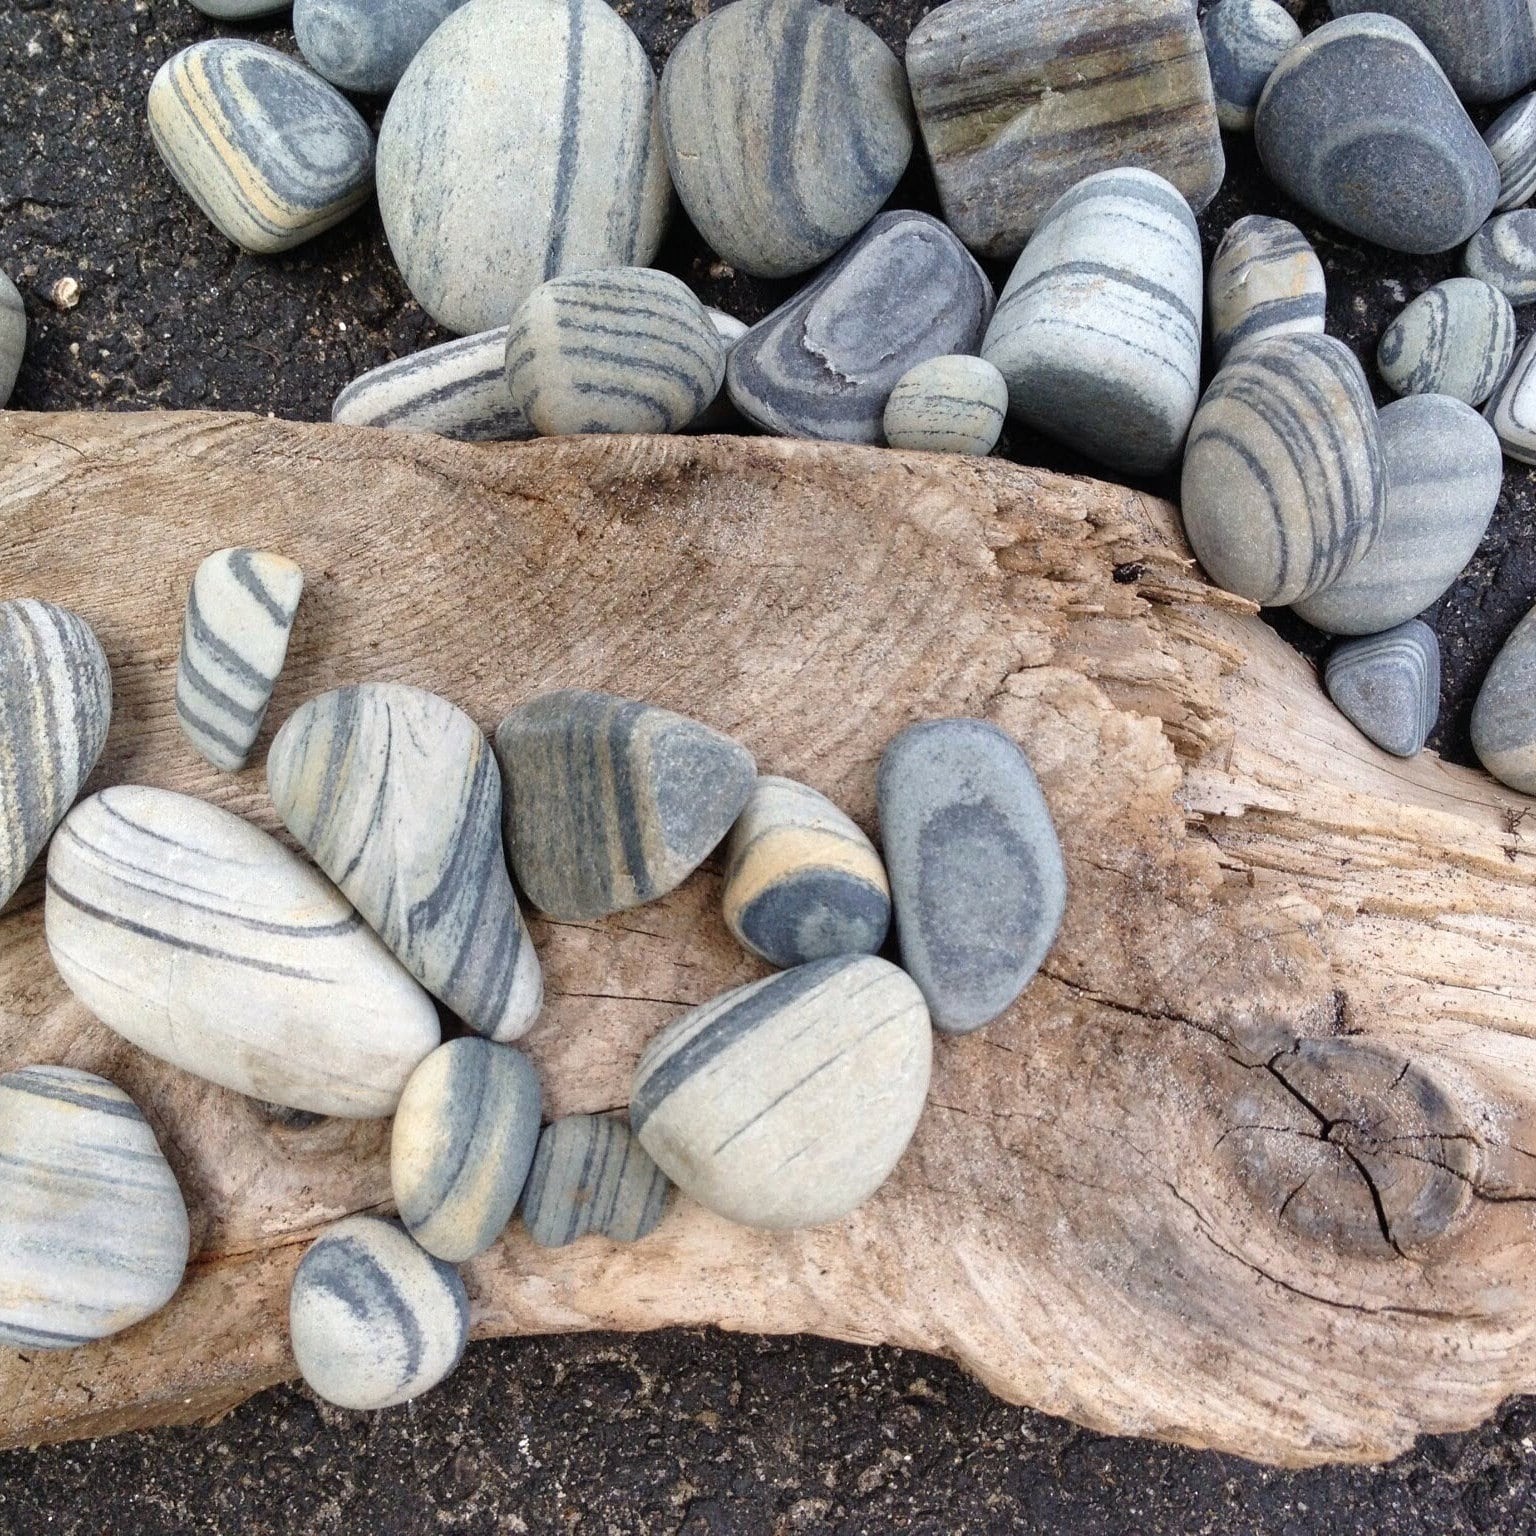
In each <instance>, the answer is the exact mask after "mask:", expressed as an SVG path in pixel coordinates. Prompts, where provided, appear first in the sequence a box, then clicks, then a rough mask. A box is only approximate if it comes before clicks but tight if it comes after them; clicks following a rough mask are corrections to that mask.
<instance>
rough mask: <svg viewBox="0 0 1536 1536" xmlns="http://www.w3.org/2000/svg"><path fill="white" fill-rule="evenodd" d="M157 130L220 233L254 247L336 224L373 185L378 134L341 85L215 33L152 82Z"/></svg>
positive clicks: (158, 141)
mask: <svg viewBox="0 0 1536 1536" xmlns="http://www.w3.org/2000/svg"><path fill="white" fill-rule="evenodd" d="M149 131H150V136H151V137H152V138H153V139H154V141H155V148H156V149H158V150H159V151H160V158H161V159H162V160H164V161H165V163H166V166H167V167H168V168H169V170H170V172H171V174H172V175H173V176H174V177H175V178H176V180H177V181H178V182H180V183H181V185H182V188H183V189H184V190H185V191H186V193H187V195H188V196H189V197H191V199H192V201H193V202H195V203H196V204H197V206H198V207H199V208H201V209H202V210H203V212H204V213H205V214H207V215H208V217H209V218H210V219H211V220H212V221H213V223H214V226H215V227H216V228H217V229H218V230H219V231H220V233H221V234H223V235H225V236H227V237H228V238H229V239H231V240H233V241H234V242H235V244H236V245H238V246H239V247H240V248H241V249H242V250H245V251H249V252H251V253H252V254H253V255H257V256H266V255H272V254H273V253H275V252H277V251H286V250H289V249H291V248H292V247H293V246H295V245H300V244H302V243H303V242H304V241H305V240H309V239H312V238H313V237H314V236H315V235H318V234H319V233H320V232H321V231H322V230H326V229H329V228H330V227H331V226H332V225H333V224H338V223H340V222H341V220H342V219H344V218H346V216H347V215H348V214H349V213H351V212H352V211H353V210H354V209H356V208H360V207H361V206H362V205H363V204H364V203H365V202H367V201H368V195H369V193H370V192H372V190H373V135H372V133H370V132H369V131H368V125H367V123H365V122H364V121H363V120H362V118H361V117H360V116H359V115H358V113H357V110H356V108H354V107H353V106H352V104H351V103H350V102H349V101H348V100H347V99H346V97H345V96H343V95H342V94H341V93H340V92H339V91H338V90H336V89H335V87H334V86H331V85H328V84H327V83H326V82H325V81H324V80H322V79H320V78H319V76H318V75H314V74H311V73H310V71H309V70H307V69H305V68H304V66H303V65H302V64H300V63H298V62H297V61H296V60H294V59H291V58H289V57H288V56H287V54H283V53H279V52H278V51H277V50H276V49H275V48H267V47H264V46H263V45H262V44H260V43H250V42H245V41H243V40H241V39H238V38H229V37H215V38H209V39H207V40H206V41H205V42H201V43H194V44H193V45H192V46H191V47H190V48H183V49H182V51H181V52H180V53H178V54H177V55H176V56H175V57H174V58H171V59H168V60H167V61H166V62H165V63H164V64H162V65H161V66H160V71H159V73H158V74H157V75H156V76H155V78H154V80H153V82H151V84H150V87H149Z"/></svg>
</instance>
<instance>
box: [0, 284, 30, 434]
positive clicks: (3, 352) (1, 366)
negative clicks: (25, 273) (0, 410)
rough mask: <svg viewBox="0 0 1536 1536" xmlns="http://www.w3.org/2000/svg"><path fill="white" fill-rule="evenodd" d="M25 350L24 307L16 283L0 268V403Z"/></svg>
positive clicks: (12, 384)
mask: <svg viewBox="0 0 1536 1536" xmlns="http://www.w3.org/2000/svg"><path fill="white" fill-rule="evenodd" d="M26 350H27V310H26V306H25V305H24V304H23V303H22V302H21V295H20V293H18V292H17V291H16V284H15V283H13V282H12V281H11V280H10V278H8V277H7V276H6V275H5V273H4V272H0V405H4V404H5V403H6V401H8V400H9V399H10V398H11V391H12V390H13V389H15V388H16V375H17V374H18V373H20V372H21V359H22V356H23V354H24V353H25V352H26Z"/></svg>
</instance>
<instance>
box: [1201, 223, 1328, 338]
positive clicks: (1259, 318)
mask: <svg viewBox="0 0 1536 1536" xmlns="http://www.w3.org/2000/svg"><path fill="white" fill-rule="evenodd" d="M1207 288H1208V291H1209V295H1210V309H1211V353H1212V355H1213V356H1214V357H1215V359H1216V365H1217V366H1218V367H1220V366H1221V364H1222V363H1223V362H1224V361H1225V360H1226V357H1227V354H1228V353H1229V352H1231V350H1232V349H1233V347H1235V346H1238V345H1239V344H1240V343H1242V342H1245V341H1254V340H1256V339H1257V338H1258V337H1260V336H1282V335H1286V334H1288V333H1290V332H1293V331H1301V332H1307V333H1311V334H1313V335H1318V336H1320V335H1322V333H1323V327H1324V323H1325V321H1326V318H1327V312H1328V286H1327V283H1326V282H1325V280H1324V278H1323V264H1322V262H1320V261H1319V260H1318V259H1317V252H1316V251H1314V250H1313V249H1312V247H1311V245H1310V244H1309V243H1308V240H1307V237H1306V236H1305V235H1304V234H1302V232H1301V231H1300V230H1299V229H1297V228H1296V226H1295V225H1294V224H1291V223H1288V222H1287V221H1286V220H1285V219H1272V218H1269V217H1267V216H1266V215H1264V214H1260V213H1250V214H1248V215H1247V216H1246V217H1245V218H1241V219H1239V220H1238V221H1237V222H1236V223H1235V224H1234V225H1232V227H1231V228H1230V229H1228V231H1227V232H1226V234H1224V235H1223V236H1222V237H1221V244H1220V245H1218V246H1217V247H1216V254H1215V255H1214V256H1213V257H1212V258H1211V272H1210V277H1209V279H1208V282H1207Z"/></svg>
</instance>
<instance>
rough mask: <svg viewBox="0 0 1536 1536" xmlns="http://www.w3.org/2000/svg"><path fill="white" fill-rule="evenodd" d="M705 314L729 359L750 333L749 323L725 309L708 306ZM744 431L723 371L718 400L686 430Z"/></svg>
mask: <svg viewBox="0 0 1536 1536" xmlns="http://www.w3.org/2000/svg"><path fill="white" fill-rule="evenodd" d="M704 313H705V314H706V315H708V316H709V320H710V324H711V325H713V326H714V328H715V335H717V336H718V337H719V338H720V344H721V346H722V347H724V349H725V356H726V358H727V359H729V358H730V355H731V348H732V347H734V346H735V345H736V343H737V342H738V341H740V340H741V338H742V337H743V336H745V335H746V334H747V326H746V323H745V322H744V321H741V320H738V319H737V318H736V317H735V316H734V315H728V314H726V313H725V312H724V311H723V310H719V309H711V308H709V307H708V306H707V305H706V306H705V309H704ZM741 430H742V420H741V417H740V416H738V415H737V414H736V407H735V406H734V405H732V404H731V397H730V393H729V392H728V391H727V389H726V387H725V376H724V373H723V372H722V374H721V378H720V388H719V389H717V390H716V391H715V398H714V399H713V400H712V401H710V403H709V404H708V405H707V406H705V408H704V410H703V411H702V412H701V413H700V414H699V415H697V416H695V417H694V418H693V420H692V421H690V422H689V423H688V425H687V426H686V427H684V428H683V431H685V432H688V433H700V432H740V431H741Z"/></svg>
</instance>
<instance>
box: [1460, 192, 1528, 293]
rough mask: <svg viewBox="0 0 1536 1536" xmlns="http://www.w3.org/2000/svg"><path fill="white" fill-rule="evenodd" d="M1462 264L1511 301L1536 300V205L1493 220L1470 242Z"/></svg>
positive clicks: (1503, 214) (1470, 272)
mask: <svg viewBox="0 0 1536 1536" xmlns="http://www.w3.org/2000/svg"><path fill="white" fill-rule="evenodd" d="M1462 264H1463V266H1465V268H1466V270H1467V276H1468V277H1477V278H1481V279H1482V280H1483V282H1485V283H1487V284H1488V285H1489V287H1491V288H1497V289H1498V290H1499V292H1500V293H1502V294H1503V295H1504V297H1505V298H1506V299H1508V300H1509V302H1510V303H1511V304H1529V303H1531V302H1532V300H1536V208H1517V209H1516V210H1515V211H1514V212H1513V213H1501V214H1500V215H1499V216H1498V217H1497V218H1496V219H1489V221H1488V222H1487V223H1486V224H1485V225H1483V227H1482V228H1481V229H1480V230H1478V232H1477V233H1476V234H1475V235H1473V237H1472V239H1471V240H1470V241H1469V242H1468V244H1467V249H1466V254H1465V256H1464V257H1463V258H1462Z"/></svg>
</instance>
